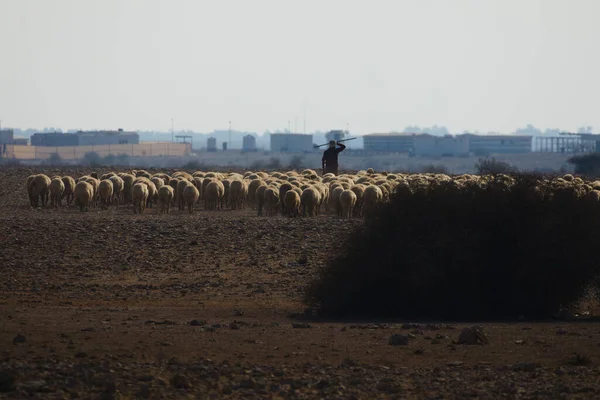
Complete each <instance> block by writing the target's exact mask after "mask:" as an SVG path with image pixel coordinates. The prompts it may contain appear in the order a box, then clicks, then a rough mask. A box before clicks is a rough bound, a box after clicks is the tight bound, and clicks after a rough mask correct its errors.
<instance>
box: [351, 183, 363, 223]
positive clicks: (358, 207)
mask: <svg viewBox="0 0 600 400" xmlns="http://www.w3.org/2000/svg"><path fill="white" fill-rule="evenodd" d="M365 188H366V187H365V186H363V185H360V184H358V185H354V186H352V187H351V188H350V190H352V191H353V192H354V194H355V195H356V204H355V205H354V209H353V214H352V216H353V217H360V216H361V215H362V214H361V212H362V203H363V197H364V195H365Z"/></svg>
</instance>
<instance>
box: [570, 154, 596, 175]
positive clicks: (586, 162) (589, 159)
mask: <svg viewBox="0 0 600 400" xmlns="http://www.w3.org/2000/svg"><path fill="white" fill-rule="evenodd" d="M567 162H568V163H569V164H572V165H574V166H575V173H576V174H581V175H586V176H600V153H592V154H586V155H583V156H575V157H571V158H569V159H568V160H567Z"/></svg>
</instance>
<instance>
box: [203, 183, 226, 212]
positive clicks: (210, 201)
mask: <svg viewBox="0 0 600 400" xmlns="http://www.w3.org/2000/svg"><path fill="white" fill-rule="evenodd" d="M224 194H225V188H224V187H223V184H220V182H219V181H211V182H209V183H208V185H206V188H205V191H204V209H205V210H218V209H219V208H220V204H221V200H222V199H223V195H224Z"/></svg>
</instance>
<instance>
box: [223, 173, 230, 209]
mask: <svg viewBox="0 0 600 400" xmlns="http://www.w3.org/2000/svg"><path fill="white" fill-rule="evenodd" d="M221 183H222V184H223V188H224V189H225V192H224V194H223V204H222V208H224V207H226V206H228V205H229V186H230V185H231V181H230V180H229V179H224V180H222V181H221Z"/></svg>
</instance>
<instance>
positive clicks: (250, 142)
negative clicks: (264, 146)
mask: <svg viewBox="0 0 600 400" xmlns="http://www.w3.org/2000/svg"><path fill="white" fill-rule="evenodd" d="M249 151H256V138H255V137H254V136H252V135H246V136H244V137H243V138H242V152H249Z"/></svg>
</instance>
